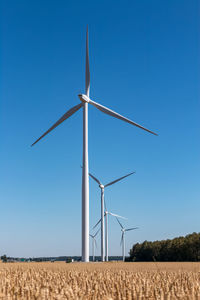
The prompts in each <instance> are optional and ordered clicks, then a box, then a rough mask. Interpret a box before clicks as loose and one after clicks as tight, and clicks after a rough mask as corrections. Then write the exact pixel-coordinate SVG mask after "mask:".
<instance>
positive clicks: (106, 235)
mask: <svg viewBox="0 0 200 300" xmlns="http://www.w3.org/2000/svg"><path fill="white" fill-rule="evenodd" d="M104 203H105V212H104V217H105V220H106V222H105V223H106V226H105V244H106V261H108V215H110V216H113V217H117V218H121V219H127V218H124V217H122V216H119V215H116V214H114V213H112V212H110V211H108V210H107V208H106V200H105V198H104ZM100 222H101V219H100V220H99V221H98V222H97V223H96V225H95V226H94V227H93V229H94V228H95V227H96V226H97V225H98V224H99V223H100Z"/></svg>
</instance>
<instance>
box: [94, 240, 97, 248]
mask: <svg viewBox="0 0 200 300" xmlns="http://www.w3.org/2000/svg"><path fill="white" fill-rule="evenodd" d="M94 243H95V247H96V248H97V241H96V240H95V239H94Z"/></svg>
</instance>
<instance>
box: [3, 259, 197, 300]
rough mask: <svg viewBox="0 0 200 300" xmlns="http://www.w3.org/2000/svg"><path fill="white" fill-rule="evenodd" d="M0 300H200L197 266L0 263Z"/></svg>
mask: <svg viewBox="0 0 200 300" xmlns="http://www.w3.org/2000/svg"><path fill="white" fill-rule="evenodd" d="M0 299H1V300H11V299H16V300H18V299H19V300H22V299H23V300H29V299H31V300H32V299H34V300H36V299H37V300H42V299H49V300H52V299H59V300H61V299H72V300H73V299H84V300H90V299H99V300H112V299H121V300H122V299H123V300H125V299H128V300H132V299H138V300H139V299H140V300H142V299H148V300H151V299H163V300H167V299H180V300H184V299H187V300H193V299H195V300H197V299H198V300H200V263H122V262H109V263H70V264H66V263H64V262H54V263H50V262H46V263H1V264H0Z"/></svg>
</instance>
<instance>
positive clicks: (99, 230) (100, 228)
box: [94, 228, 101, 237]
mask: <svg viewBox="0 0 200 300" xmlns="http://www.w3.org/2000/svg"><path fill="white" fill-rule="evenodd" d="M100 229H101V228H99V230H98V231H97V232H96V233H95V235H94V237H96V236H97V234H98V233H99V231H100Z"/></svg>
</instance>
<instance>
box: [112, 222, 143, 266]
mask: <svg viewBox="0 0 200 300" xmlns="http://www.w3.org/2000/svg"><path fill="white" fill-rule="evenodd" d="M116 219H117V222H118V223H119V225H120V227H121V231H122V236H121V241H120V245H121V246H122V259H123V261H124V260H125V233H126V232H127V231H131V230H135V229H138V227H133V228H124V227H123V226H122V224H121V223H120V221H119V220H118V218H116Z"/></svg>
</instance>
